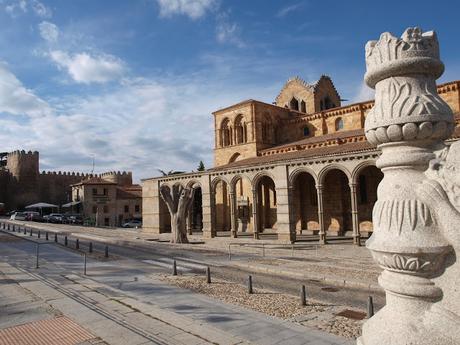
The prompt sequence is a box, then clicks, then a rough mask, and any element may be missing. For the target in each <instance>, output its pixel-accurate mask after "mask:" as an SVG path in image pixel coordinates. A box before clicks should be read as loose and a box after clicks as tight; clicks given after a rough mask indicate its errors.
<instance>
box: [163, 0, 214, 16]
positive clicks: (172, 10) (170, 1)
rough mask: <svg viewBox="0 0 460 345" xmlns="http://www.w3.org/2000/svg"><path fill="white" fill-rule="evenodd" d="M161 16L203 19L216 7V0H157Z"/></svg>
mask: <svg viewBox="0 0 460 345" xmlns="http://www.w3.org/2000/svg"><path fill="white" fill-rule="evenodd" d="M157 3H158V6H159V7H160V16H162V17H171V16H173V15H176V14H180V15H186V16H188V17H190V18H191V19H198V18H201V17H203V16H204V15H205V14H206V12H207V11H210V10H212V9H213V8H214V6H216V4H217V1H216V0H157Z"/></svg>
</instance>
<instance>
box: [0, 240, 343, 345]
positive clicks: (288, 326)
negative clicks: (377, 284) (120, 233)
mask: <svg viewBox="0 0 460 345" xmlns="http://www.w3.org/2000/svg"><path fill="white" fill-rule="evenodd" d="M5 236H8V235H4V234H0V237H3V238H4V237H5ZM33 253H35V247H34V244H33V243H27V242H25V241H23V240H19V239H18V240H17V241H10V242H1V241H0V261H1V264H0V272H2V273H3V274H4V275H5V277H6V279H9V281H10V282H11V283H13V282H15V283H14V284H19V286H20V287H21V288H22V289H25V290H27V291H28V293H31V294H32V296H35V297H33V298H36V299H37V300H38V301H42V302H44V303H46V304H47V305H49V306H50V308H52V309H53V310H58V311H59V312H60V313H62V314H64V315H65V316H67V317H69V318H70V319H72V320H74V321H75V322H76V323H77V324H79V325H81V326H82V327H83V328H85V329H86V330H88V331H89V332H90V333H91V334H94V335H95V336H98V337H100V338H101V339H103V340H104V341H106V342H107V343H109V344H134V345H136V344H139V345H140V344H172V345H173V344H187V345H193V344H261V345H263V344H265V345H269V344H286V345H287V344H317V345H322V344H351V343H352V342H349V341H346V340H344V339H342V338H338V337H335V336H332V335H329V334H325V333H322V332H319V331H316V330H310V329H308V328H305V327H302V326H299V325H295V324H293V323H290V322H287V321H282V320H279V319H276V318H270V317H267V316H266V315H264V314H261V313H257V312H254V311H250V310H246V309H244V308H241V307H237V306H232V305H227V304H223V303H222V302H220V301H217V300H213V299H211V298H208V297H206V296H203V295H199V294H196V293H193V292H191V291H188V290H183V289H180V288H177V287H172V286H169V285H167V284H165V283H164V282H161V281H160V280H158V279H157V278H156V273H158V268H157V267H155V266H153V265H149V264H148V263H143V262H138V261H134V260H129V259H123V260H107V261H104V262H101V261H96V260H95V259H92V258H90V260H89V262H88V263H89V264H88V273H89V275H88V276H84V275H82V274H81V272H82V258H81V256H80V254H79V253H75V252H70V251H69V250H66V249H64V248H60V247H58V246H55V245H52V244H50V245H43V246H42V247H41V249H40V268H39V269H34V268H33V267H34V264H35V262H34V259H33V257H31V256H30V254H33ZM17 298H18V299H21V298H23V296H21V295H19V296H17ZM30 298H32V297H30ZM53 316H55V315H53V314H52V313H51V316H47V317H42V318H41V319H43V318H52V317H53ZM39 319H40V318H39ZM0 326H1V327H2V328H3V327H5V325H3V324H0Z"/></svg>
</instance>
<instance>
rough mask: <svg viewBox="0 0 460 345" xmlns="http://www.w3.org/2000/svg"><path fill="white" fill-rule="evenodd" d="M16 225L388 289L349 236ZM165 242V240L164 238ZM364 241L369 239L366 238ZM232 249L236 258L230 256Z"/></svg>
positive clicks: (364, 250)
mask: <svg viewBox="0 0 460 345" xmlns="http://www.w3.org/2000/svg"><path fill="white" fill-rule="evenodd" d="M9 222H10V223H11V224H13V223H14V224H17V225H20V226H24V225H25V226H27V227H33V228H36V229H43V230H46V231H50V232H57V233H61V234H66V235H68V236H74V237H78V238H80V239H82V240H87V241H98V242H102V243H107V244H114V245H122V246H130V247H136V246H137V247H142V248H148V249H154V248H155V247H157V246H162V247H164V248H171V249H175V250H177V249H179V247H180V249H181V250H182V249H186V250H187V251H190V252H193V251H197V252H200V251H201V252H205V251H207V252H214V253H215V252H218V253H220V255H221V258H218V256H217V255H215V256H214V257H213V258H212V259H213V260H218V261H219V264H225V265H228V266H234V267H238V268H243V269H245V270H247V271H252V272H255V273H269V274H272V275H279V276H286V277H290V278H302V279H304V278H305V279H314V280H320V281H324V282H325V283H327V284H332V285H338V286H349V287H352V288H361V289H366V290H369V291H382V290H381V287H380V286H379V285H378V283H377V278H378V275H379V274H380V272H381V271H382V270H381V268H380V267H378V266H377V265H376V264H375V262H374V261H373V259H372V257H371V255H370V252H369V250H367V248H365V247H364V246H362V247H357V246H354V245H352V244H351V243H346V242H343V241H331V243H330V244H329V245H325V246H320V245H318V244H317V242H300V243H296V244H295V245H294V246H293V247H292V246H291V245H283V244H280V243H278V242H277V241H273V240H253V239H251V238H247V237H245V238H238V239H233V238H229V237H218V238H213V239H206V240H204V239H203V238H202V237H201V235H200V234H199V233H198V234H195V235H192V236H189V238H190V239H191V241H195V242H196V244H180V245H177V244H175V245H174V244H170V243H167V242H166V241H168V239H169V234H161V235H148V234H143V233H142V232H141V231H140V230H138V229H121V228H117V229H110V228H94V227H83V226H73V225H63V224H49V223H34V222H15V221H12V222H11V221H9ZM159 241H162V242H159ZM363 244H364V241H363ZM229 252H230V253H231V260H228V258H229V255H228V253H229Z"/></svg>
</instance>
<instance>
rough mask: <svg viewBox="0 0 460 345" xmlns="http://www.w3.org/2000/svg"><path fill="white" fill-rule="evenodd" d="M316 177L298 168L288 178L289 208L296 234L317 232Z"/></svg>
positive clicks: (308, 171) (308, 170)
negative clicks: (289, 188)
mask: <svg viewBox="0 0 460 345" xmlns="http://www.w3.org/2000/svg"><path fill="white" fill-rule="evenodd" d="M316 184H317V177H316V174H315V173H314V172H313V171H312V170H311V169H309V168H306V167H305V168H299V169H296V170H295V171H294V172H292V173H291V174H290V176H289V185H290V187H291V201H290V207H291V210H292V217H293V219H292V221H293V222H294V226H295V229H296V232H299V233H302V232H304V231H307V232H309V233H310V234H316V233H317V232H319V228H320V225H319V217H318V195H317V191H316Z"/></svg>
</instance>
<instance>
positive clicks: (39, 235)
mask: <svg viewBox="0 0 460 345" xmlns="http://www.w3.org/2000/svg"><path fill="white" fill-rule="evenodd" d="M40 237H41V234H40V230H38V238H40Z"/></svg>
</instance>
